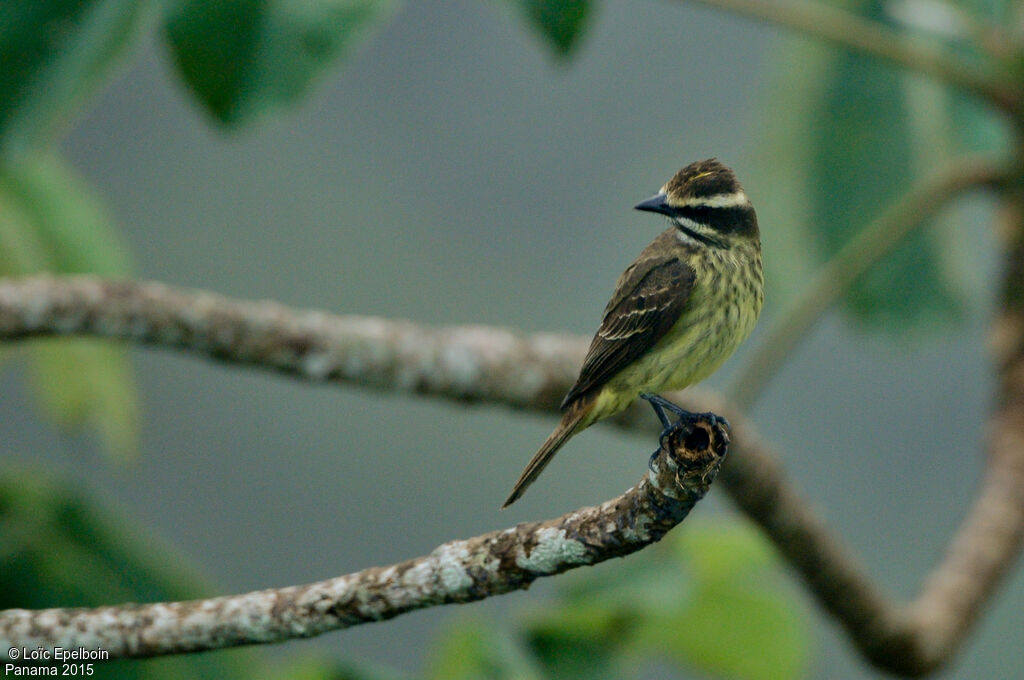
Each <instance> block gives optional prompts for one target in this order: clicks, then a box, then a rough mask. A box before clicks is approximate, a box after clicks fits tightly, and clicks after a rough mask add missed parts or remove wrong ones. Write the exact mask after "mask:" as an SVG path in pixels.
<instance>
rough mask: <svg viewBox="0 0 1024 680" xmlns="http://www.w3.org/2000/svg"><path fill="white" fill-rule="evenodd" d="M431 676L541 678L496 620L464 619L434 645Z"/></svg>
mask: <svg viewBox="0 0 1024 680" xmlns="http://www.w3.org/2000/svg"><path fill="white" fill-rule="evenodd" d="M432 656H433V658H432V659H431V661H430V663H429V664H428V671H427V673H426V675H425V677H427V678H428V679H429V680H513V679H515V680H532V679H535V678H536V679H537V680H539V679H540V678H541V677H542V676H541V674H540V673H539V671H538V670H537V668H536V666H535V665H534V663H533V662H532V661H531V660H530V659H529V657H528V656H527V655H526V653H525V652H524V651H523V650H522V649H521V648H519V647H518V646H517V644H516V643H515V641H514V640H513V639H512V637H511V636H510V635H508V634H507V633H506V632H505V631H502V630H500V629H499V627H498V626H496V625H494V624H493V623H491V624H488V623H483V622H481V621H479V620H476V619H464V620H463V621H461V622H460V623H458V624H456V625H454V626H453V627H451V628H450V629H449V630H448V631H447V633H446V634H445V635H444V636H443V637H442V638H441V640H440V641H439V642H438V643H437V644H436V645H435V646H434V652H433V655H432Z"/></svg>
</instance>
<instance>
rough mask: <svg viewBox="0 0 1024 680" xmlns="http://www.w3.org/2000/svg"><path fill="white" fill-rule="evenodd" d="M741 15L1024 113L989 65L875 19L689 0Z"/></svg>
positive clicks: (764, 2) (793, 6) (785, 0)
mask: <svg viewBox="0 0 1024 680" xmlns="http://www.w3.org/2000/svg"><path fill="white" fill-rule="evenodd" d="M690 2H697V3H700V4H703V5H708V6H710V7H715V8H718V9H723V10H725V11H727V12H732V13H734V14H739V15H741V16H745V17H750V18H753V19H759V20H761V21H764V22H767V23H769V24H776V25H779V26H784V27H786V28H791V29H795V30H797V31H799V32H800V33H802V34H805V35H807V36H809V37H812V38H819V39H821V40H826V41H828V42H831V43H833V44H836V45H839V46H841V47H845V48H847V49H849V50H852V51H854V52H859V53H861V54H866V55H869V56H873V57H877V58H879V59H884V60H885V61H889V62H891V63H894V64H897V65H898V66H902V67H904V68H907V69H909V70H911V71H914V72H917V73H924V74H927V75H930V76H932V77H934V78H937V79H938V80H940V81H942V82H944V83H948V84H950V85H953V86H954V87H958V88H960V89H962V90H964V91H966V92H969V93H971V94H974V95H976V96H978V97H980V98H981V99H983V100H985V101H987V102H989V103H990V104H992V105H993V106H995V107H996V108H998V109H999V110H1001V111H1004V112H1006V113H1009V114H1010V115H1012V116H1014V117H1019V116H1020V115H1021V113H1022V112H1024V101H1022V100H1021V97H1020V94H1019V92H1018V91H1017V89H1016V88H1014V87H1012V86H1009V85H1007V84H1006V83H1004V82H1003V80H1002V79H1000V78H998V77H997V76H996V74H995V73H994V72H993V70H992V69H990V68H981V67H979V66H976V65H974V64H970V63H968V62H967V61H965V60H964V59H963V58H962V57H960V56H958V55H956V54H954V53H953V52H951V51H950V50H947V49H944V48H939V47H936V46H934V45H931V44H927V43H924V42H921V41H916V40H910V39H908V37H907V36H906V35H905V34H903V33H901V32H899V31H896V30H893V29H891V28H889V27H888V26H885V25H883V24H881V23H878V22H877V21H871V20H869V19H863V18H861V17H859V16H857V15H856V14H853V13H851V12H848V11H846V10H843V9H839V8H837V7H832V6H830V5H826V4H823V3H820V2H804V1H797V2H792V1H791V0H690Z"/></svg>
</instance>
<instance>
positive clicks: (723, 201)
mask: <svg viewBox="0 0 1024 680" xmlns="http://www.w3.org/2000/svg"><path fill="white" fill-rule="evenodd" d="M748 205H750V199H749V198H747V195H746V194H745V193H743V192H742V191H737V192H736V193H734V194H715V195H714V196H708V197H706V198H691V199H690V200H688V201H687V202H686V203H685V204H684V207H695V208H696V207H702V208H739V207H741V206H748Z"/></svg>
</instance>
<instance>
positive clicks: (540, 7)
mask: <svg viewBox="0 0 1024 680" xmlns="http://www.w3.org/2000/svg"><path fill="white" fill-rule="evenodd" d="M513 5H514V6H515V8H516V9H517V10H518V12H519V13H520V14H522V15H523V16H524V17H525V18H526V21H527V22H528V23H529V25H530V28H532V29H533V30H534V31H536V32H537V34H538V35H540V37H541V38H542V39H543V40H544V42H545V43H547V44H548V46H550V47H551V49H552V50H553V51H554V53H555V55H556V56H559V57H566V56H568V55H569V54H570V53H571V52H572V51H573V50H574V49H576V47H578V46H579V43H580V38H582V37H583V31H584V29H585V28H586V27H587V24H588V22H589V21H590V19H591V15H592V13H593V12H592V10H593V6H592V5H593V3H592V2H591V0H513Z"/></svg>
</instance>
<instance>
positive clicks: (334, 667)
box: [273, 658, 408, 680]
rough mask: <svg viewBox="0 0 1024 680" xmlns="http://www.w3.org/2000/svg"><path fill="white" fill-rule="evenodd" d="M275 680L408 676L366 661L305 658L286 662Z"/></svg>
mask: <svg viewBox="0 0 1024 680" xmlns="http://www.w3.org/2000/svg"><path fill="white" fill-rule="evenodd" d="M273 677H274V678H275V679H276V680H408V676H406V675H403V674H400V673H397V672H395V671H392V670H388V669H386V668H381V667H379V666H376V665H371V664H368V663H360V662H352V661H335V660H333V659H320V658H314V659H307V660H304V661H300V662H299V663H292V664H288V665H287V666H286V667H285V668H284V670H283V672H281V673H276V674H274V675H273Z"/></svg>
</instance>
